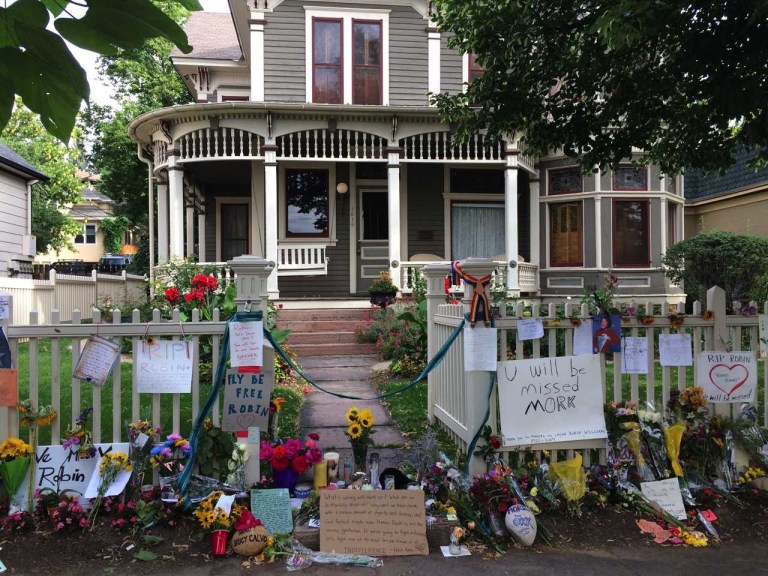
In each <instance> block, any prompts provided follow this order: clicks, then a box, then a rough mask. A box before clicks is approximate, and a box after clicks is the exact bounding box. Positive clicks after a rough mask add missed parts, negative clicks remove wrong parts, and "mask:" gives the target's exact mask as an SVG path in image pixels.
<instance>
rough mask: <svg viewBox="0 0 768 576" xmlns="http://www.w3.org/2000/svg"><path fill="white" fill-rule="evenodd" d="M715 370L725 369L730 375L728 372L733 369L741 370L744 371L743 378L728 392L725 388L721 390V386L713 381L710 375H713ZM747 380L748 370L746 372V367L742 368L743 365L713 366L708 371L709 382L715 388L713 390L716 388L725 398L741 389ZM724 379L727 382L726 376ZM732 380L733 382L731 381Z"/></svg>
mask: <svg viewBox="0 0 768 576" xmlns="http://www.w3.org/2000/svg"><path fill="white" fill-rule="evenodd" d="M717 368H725V369H727V370H728V371H729V373H730V371H731V370H733V369H734V368H735V369H741V370H743V371H744V378H742V379H741V380H739V381H738V382H737V383H736V384H735V385H734V386H733V387H732V388H731V389H730V390H727V389H726V388H723V387H722V386H719V385H718V384H717V382H715V379H714V378H712V373H713V372H714V371H715V370H716V369H717ZM747 378H749V370H747V367H746V366H744V365H743V364H733V365H731V366H727V365H725V364H715V365H714V366H712V368H711V369H710V371H709V381H710V382H712V384H713V385H714V386H715V388H717V389H718V390H720V391H721V392H723V393H724V394H725V395H726V396H730V395H731V394H733V393H734V392H735V391H736V390H738V389H739V388H741V387H742V386H743V385H744V383H745V382H746V381H747ZM724 379H725V380H726V381H727V380H728V378H727V376H726V377H725V378H724ZM732 380H733V379H732Z"/></svg>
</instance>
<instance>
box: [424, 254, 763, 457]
mask: <svg viewBox="0 0 768 576" xmlns="http://www.w3.org/2000/svg"><path fill="white" fill-rule="evenodd" d="M476 266H477V265H476ZM491 266H492V264H491ZM464 268H465V270H466V266H465V267H464ZM446 271H447V268H446V267H445V266H441V265H431V266H427V267H426V268H425V269H424V274H425V276H426V277H427V281H428V292H427V299H428V316H429V318H428V326H429V333H428V340H429V355H430V357H432V356H433V355H434V354H435V353H436V352H437V350H439V349H440V347H441V346H442V345H443V343H444V342H445V341H446V340H447V339H448V338H449V336H450V335H451V334H452V333H453V332H454V330H455V329H456V327H457V326H458V325H459V324H460V323H461V319H462V318H463V315H464V312H465V311H468V309H469V306H468V303H469V299H470V298H471V288H469V289H467V290H466V294H465V299H464V301H463V303H462V304H458V305H453V304H444V303H443V302H444V301H445V296H444V294H443V287H442V281H443V278H444V277H445V274H446ZM470 273H471V272H470ZM485 273H487V272H485ZM473 275H474V276H476V277H478V276H482V275H483V272H482V271H481V270H478V271H477V273H476V274H473ZM637 304H640V305H645V306H646V310H653V307H652V306H651V304H650V303H644V302H637ZM750 306H752V307H754V309H755V310H757V309H758V307H757V305H756V303H754V302H752V303H750ZM679 309H680V310H683V309H684V308H683V303H682V302H681V304H680V308H679ZM704 309H706V310H708V311H710V312H711V313H712V314H711V316H708V318H707V319H705V318H704V317H703V316H702V311H703V310H704ZM524 310H525V308H524V306H523V305H522V304H520V305H519V306H518V307H517V309H516V310H509V311H507V310H504V309H503V308H502V310H501V318H499V319H497V320H496V324H495V325H496V328H497V329H498V337H499V343H500V344H499V348H498V350H499V356H498V358H499V359H500V360H507V359H524V358H525V359H528V358H541V357H554V356H570V355H572V352H573V334H574V327H573V325H572V324H571V322H570V321H569V320H567V319H566V320H562V319H558V318H557V316H556V307H555V305H550V306H548V307H546V308H545V309H541V308H540V307H538V306H533V307H532V309H531V317H540V318H542V320H543V322H544V323H545V334H544V338H543V339H538V340H527V341H522V340H520V339H518V338H517V322H518V320H519V319H521V318H522V317H523V314H524ZM574 310H576V311H577V312H578V316H579V317H581V318H586V317H588V315H589V312H588V310H587V306H586V305H583V306H581V307H579V306H578V305H576V306H574V305H573V304H567V305H566V306H565V311H564V312H565V317H566V318H570V316H571V314H572V313H573V311H574ZM657 310H658V307H657ZM762 310H763V311H764V313H767V314H768V302H767V303H765V305H764V306H763V307H762ZM668 314H669V305H668V304H664V305H663V306H662V307H661V310H660V314H659V315H656V316H655V317H654V320H653V322H652V323H651V324H649V325H644V324H642V323H641V322H639V320H638V319H637V318H625V319H623V321H622V329H623V331H624V329H628V330H629V333H628V334H627V335H629V336H633V337H645V338H646V339H647V340H648V350H649V370H648V374H647V375H638V374H622V373H621V372H622V371H621V363H622V353H621V352H616V353H614V354H613V380H612V382H608V381H607V379H606V371H605V367H606V355H604V354H602V355H601V361H602V364H601V376H602V377H601V380H602V382H601V389H602V390H603V400H604V401H611V400H613V401H616V402H621V401H623V400H635V401H638V402H639V405H640V406H641V407H643V406H645V405H646V402H647V403H649V404H651V405H652V406H654V407H655V409H656V410H657V411H660V412H662V413H663V412H664V409H665V406H666V403H667V401H668V400H669V397H670V391H671V390H673V389H675V388H676V389H679V390H682V389H684V388H685V387H686V382H687V380H688V379H691V378H690V377H691V376H692V375H693V374H694V371H695V365H694V366H690V367H677V368H670V367H661V368H660V372H661V378H660V379H658V378H657V377H656V375H655V370H654V368H656V365H657V364H658V360H654V358H653V351H654V343H655V341H656V340H657V339H658V335H659V334H670V333H672V332H679V333H687V334H690V335H691V337H692V342H693V355H694V364H695V358H696V354H697V353H698V352H700V351H702V350H707V351H725V350H731V351H741V350H753V351H755V353H756V355H757V353H758V351H759V335H758V316H757V315H750V316H743V315H727V314H726V305H725V294H724V292H723V290H722V289H720V288H713V289H711V290H710V291H709V292H708V301H707V303H706V308H704V307H702V304H701V303H699V302H696V303H695V304H694V310H693V314H692V315H686V316H684V323H683V325H682V326H681V327H676V328H673V327H672V326H671V321H670V318H669V317H668ZM508 341H510V342H511V343H512V344H511V345H507V342H508ZM543 351H544V353H543ZM759 363H760V364H761V365H762V364H763V361H762V360H761V361H760V362H759ZM694 378H695V376H694ZM642 384H644V385H645V393H644V395H643V396H642V397H641V388H642ZM490 387H491V380H490V377H489V375H488V373H480V372H465V371H464V337H463V334H462V335H460V336H459V338H458V339H457V341H456V343H455V344H454V345H453V346H452V347H451V349H450V350H449V351H448V353H447V355H446V358H445V360H444V361H443V362H442V363H441V364H440V366H439V367H438V368H437V369H436V370H435V371H433V372H432V373H431V374H430V375H429V387H428V390H429V391H428V410H429V419H430V422H438V423H439V424H440V425H442V426H443V427H444V428H445V429H446V430H447V431H448V432H449V434H450V435H451V436H452V438H453V439H454V441H455V442H456V443H457V444H458V446H459V447H460V449H462V450H463V451H466V449H467V447H468V446H469V445H470V443H471V441H472V439H473V438H474V437H475V434H476V433H477V431H478V430H479V429H480V428H481V427H482V425H483V421H484V420H485V416H486V412H487V411H488V403H489V392H490ZM611 389H612V391H611ZM766 389H768V374H767V373H766V371H765V370H763V375H762V382H760V383H759V386H758V393H759V397H757V398H756V399H755V402H754V403H755V405H757V406H759V407H760V419H761V424H763V425H764V424H765V423H766V422H768V403H766ZM490 407H491V408H490V417H489V419H488V422H487V423H488V424H489V425H490V426H491V427H492V429H493V430H494V433H499V432H500V430H499V422H498V414H499V410H500V409H502V408H501V407H500V406H499V404H498V398H497V395H496V393H495V392H494V393H493V394H492V395H491V396H490ZM713 409H714V413H716V414H723V415H729V414H731V415H735V414H733V413H732V411H737V410H738V409H739V405H734V404H715V405H714V407H713ZM536 449H537V450H544V449H546V450H554V452H552V457H553V458H554V459H555V460H556V459H557V457H558V454H557V450H565V451H566V455H567V457H569V458H570V457H572V456H573V453H574V450H578V451H580V452H583V454H582V455H583V456H584V458H585V462H587V463H588V462H589V461H590V450H588V449H597V450H598V451H599V452H598V453H599V456H598V457H599V458H601V459H602V458H604V457H605V441H588V442H577V443H573V442H570V443H566V442H563V443H558V444H551V445H537V446H536ZM511 450H512V449H508V450H507V451H511ZM473 464H474V468H475V469H476V470H477V469H480V467H481V466H482V464H481V463H479V462H474V463H473Z"/></svg>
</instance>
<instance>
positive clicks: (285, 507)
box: [251, 488, 293, 534]
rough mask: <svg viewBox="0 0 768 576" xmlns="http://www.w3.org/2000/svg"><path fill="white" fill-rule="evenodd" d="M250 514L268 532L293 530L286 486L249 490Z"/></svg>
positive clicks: (288, 531)
mask: <svg viewBox="0 0 768 576" xmlns="http://www.w3.org/2000/svg"><path fill="white" fill-rule="evenodd" d="M251 514H253V517H254V518H256V519H257V520H261V521H262V523H263V524H264V528H266V530H267V532H269V533H270V534H277V533H278V532H279V533H281V534H290V533H291V532H293V517H292V516H291V497H290V495H289V494H288V489H287V488H273V489H271V490H251Z"/></svg>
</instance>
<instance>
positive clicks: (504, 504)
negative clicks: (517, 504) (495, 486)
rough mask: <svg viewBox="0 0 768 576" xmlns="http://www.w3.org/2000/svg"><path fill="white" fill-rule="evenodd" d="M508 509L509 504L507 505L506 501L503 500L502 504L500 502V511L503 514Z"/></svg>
mask: <svg viewBox="0 0 768 576" xmlns="http://www.w3.org/2000/svg"><path fill="white" fill-rule="evenodd" d="M508 509H509V506H507V503H506V502H502V503H501V504H499V512H501V513H502V514H504V513H505V512H506V511H507V510H508Z"/></svg>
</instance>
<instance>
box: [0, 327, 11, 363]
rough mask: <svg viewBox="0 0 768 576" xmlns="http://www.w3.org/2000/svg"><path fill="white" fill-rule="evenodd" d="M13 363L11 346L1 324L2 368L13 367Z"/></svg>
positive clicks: (0, 350)
mask: <svg viewBox="0 0 768 576" xmlns="http://www.w3.org/2000/svg"><path fill="white" fill-rule="evenodd" d="M12 365H13V361H12V358H11V347H10V346H9V345H8V339H7V338H6V337H5V332H3V327H2V326H0V368H11V366H12Z"/></svg>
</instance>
